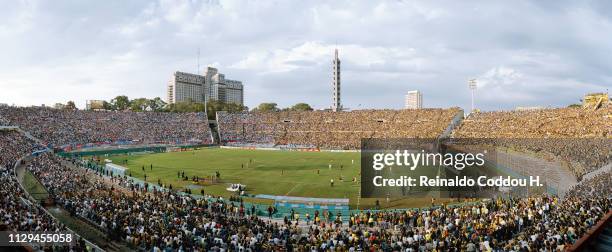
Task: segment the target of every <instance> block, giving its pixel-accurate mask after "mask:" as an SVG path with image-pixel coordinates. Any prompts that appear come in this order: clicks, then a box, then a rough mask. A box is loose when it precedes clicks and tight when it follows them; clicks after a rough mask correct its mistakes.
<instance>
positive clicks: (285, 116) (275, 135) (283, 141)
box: [217, 108, 461, 149]
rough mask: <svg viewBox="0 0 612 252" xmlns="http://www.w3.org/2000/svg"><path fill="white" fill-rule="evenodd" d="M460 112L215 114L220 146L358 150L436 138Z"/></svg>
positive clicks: (453, 109) (438, 110) (449, 110)
mask: <svg viewBox="0 0 612 252" xmlns="http://www.w3.org/2000/svg"><path fill="white" fill-rule="evenodd" d="M460 111H461V110H460V109H458V108H451V109H419V110H355V111H350V112H331V111H306V112H295V111H283V112H268V113H258V112H253V113H248V112H240V113H218V118H217V120H218V123H219V127H218V128H219V133H220V137H221V142H222V143H225V144H229V145H232V144H251V145H255V144H268V145H270V146H290V147H304V148H321V149H359V148H360V144H361V139H362V138H366V139H369V138H437V137H439V136H440V135H441V134H442V132H443V131H444V130H445V129H446V128H447V127H448V126H449V124H450V122H451V121H452V119H453V118H454V117H455V116H457V114H458V113H459V112H460Z"/></svg>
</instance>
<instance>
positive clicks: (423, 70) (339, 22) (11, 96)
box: [0, 0, 612, 110]
mask: <svg viewBox="0 0 612 252" xmlns="http://www.w3.org/2000/svg"><path fill="white" fill-rule="evenodd" d="M0 6H2V8H0V16H1V17H2V18H1V19H0V55H2V57H0V103H5V104H9V105H19V106H26V105H41V104H47V105H52V104H54V103H56V102H66V101H68V100H72V101H74V102H75V103H76V104H77V106H78V107H81V108H83V107H84V106H85V102H86V100H92V99H105V100H110V99H111V98H113V97H115V96H117V95H127V96H128V97H130V98H140V97H146V98H153V97H161V98H163V99H164V100H165V99H166V95H165V94H166V86H167V83H168V80H169V79H170V76H171V75H172V73H173V72H174V71H185V72H191V73H202V72H203V69H204V68H205V67H206V66H207V65H210V66H214V67H217V68H218V69H219V71H220V72H222V73H224V74H225V76H226V78H229V79H235V80H240V81H242V82H243V84H244V92H245V94H244V96H245V98H244V99H245V104H246V105H247V106H249V107H251V108H252V107H255V106H257V105H258V104H259V103H261V102H275V103H277V104H278V105H279V106H280V107H287V106H291V105H293V104H295V103H298V102H306V103H309V104H311V105H312V106H313V107H315V108H317V109H322V108H328V107H330V106H331V103H332V98H331V93H332V84H331V83H332V81H331V77H332V72H331V69H332V68H331V67H332V66H331V63H332V62H331V60H332V57H333V52H334V48H338V50H339V54H340V58H341V61H342V73H341V77H342V92H343V93H342V99H343V101H342V102H343V105H344V107H347V108H350V109H366V108H395V109H399V108H402V107H403V105H404V96H405V94H406V92H407V91H410V90H415V89H416V90H420V91H421V92H422V93H423V105H424V106H425V107H442V108H447V107H456V106H458V107H462V108H464V109H469V107H470V99H471V98H470V97H471V96H470V90H469V89H468V80H469V79H476V80H477V83H478V84H477V85H478V88H477V90H476V92H475V96H476V99H475V103H476V107H477V108H480V109H482V110H509V109H513V108H515V107H517V106H542V107H565V106H567V105H569V104H573V103H579V102H580V98H581V97H582V96H583V95H584V94H585V93H589V92H607V91H608V89H610V88H611V87H612V2H610V1H520V0H519V1H353V0H351V1H234V0H227V1H226V0H220V1H213V0H209V1H195V0H190V1H177V0H159V1H150V0H147V1H144V0H132V1H62V0H58V1H29V0H0ZM198 51H199V52H200V54H199V55H200V56H199V62H200V69H198Z"/></svg>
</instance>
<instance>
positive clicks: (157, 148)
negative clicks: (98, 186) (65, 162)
mask: <svg viewBox="0 0 612 252" xmlns="http://www.w3.org/2000/svg"><path fill="white" fill-rule="evenodd" d="M211 146H213V145H209V144H197V145H180V146H148V147H135V148H122V149H103V150H90V151H78V152H64V151H60V152H58V153H57V154H58V155H60V156H63V157H79V156H81V157H82V156H111V155H126V154H130V153H161V152H167V151H169V150H171V151H179V150H184V149H195V148H207V147H211ZM177 148H178V149H177Z"/></svg>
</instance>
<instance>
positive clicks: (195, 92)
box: [167, 67, 244, 105]
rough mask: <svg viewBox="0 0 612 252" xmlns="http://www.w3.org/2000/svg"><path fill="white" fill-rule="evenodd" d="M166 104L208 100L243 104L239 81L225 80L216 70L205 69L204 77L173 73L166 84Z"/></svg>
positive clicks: (242, 93)
mask: <svg viewBox="0 0 612 252" xmlns="http://www.w3.org/2000/svg"><path fill="white" fill-rule="evenodd" d="M167 95H168V103H176V102H181V101H189V100H190V101H193V102H204V101H208V100H217V101H223V102H225V103H236V104H240V105H242V104H244V87H243V85H242V82H241V81H236V80H230V79H225V75H224V74H221V73H219V71H218V70H217V69H216V68H213V67H207V68H206V69H205V70H204V75H199V74H190V73H184V72H178V71H177V72H175V73H174V74H173V75H172V78H170V82H169V83H168V94H167Z"/></svg>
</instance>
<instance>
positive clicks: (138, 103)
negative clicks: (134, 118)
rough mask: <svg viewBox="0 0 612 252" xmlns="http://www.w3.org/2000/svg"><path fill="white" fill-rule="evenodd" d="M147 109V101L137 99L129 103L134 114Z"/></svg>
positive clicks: (145, 99)
mask: <svg viewBox="0 0 612 252" xmlns="http://www.w3.org/2000/svg"><path fill="white" fill-rule="evenodd" d="M148 107H149V99H147V98H138V99H134V100H131V101H130V109H131V110H132V111H136V112H142V111H146V110H147V108H148Z"/></svg>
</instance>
